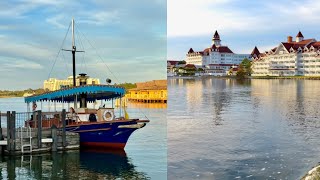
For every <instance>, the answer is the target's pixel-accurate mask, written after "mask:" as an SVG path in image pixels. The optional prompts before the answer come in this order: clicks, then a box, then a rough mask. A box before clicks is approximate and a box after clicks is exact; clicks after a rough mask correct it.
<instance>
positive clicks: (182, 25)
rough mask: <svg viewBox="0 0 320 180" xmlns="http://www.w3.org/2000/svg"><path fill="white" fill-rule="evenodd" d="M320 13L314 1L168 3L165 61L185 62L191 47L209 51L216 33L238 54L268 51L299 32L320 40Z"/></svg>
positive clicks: (319, 5)
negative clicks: (254, 49)
mask: <svg viewBox="0 0 320 180" xmlns="http://www.w3.org/2000/svg"><path fill="white" fill-rule="evenodd" d="M319 9H320V1H313V0H268V1H252V0H185V1H183V3H182V2H181V1H180V0H170V1H168V9H167V11H168V24H167V26H168V31H167V34H168V39H167V44H168V47H167V48H168V54H167V58H168V59H171V60H175V59H177V60H181V59H185V54H186V53H187V51H188V50H189V48H190V47H192V48H193V49H194V50H197V51H200V50H203V49H205V48H207V47H208V46H210V44H211V38H212V36H213V33H214V31H215V30H218V32H219V34H220V38H221V40H222V42H221V43H222V44H223V45H228V46H229V47H230V49H231V50H233V52H235V53H251V51H252V49H253V48H254V46H257V47H258V48H259V50H260V51H266V50H269V49H271V48H272V47H276V46H278V45H279V43H280V42H284V41H286V39H287V36H289V35H291V36H293V37H294V38H295V36H296V35H297V33H298V31H299V30H301V32H302V34H303V35H304V37H305V38H315V39H317V40H320V33H319V32H320V25H319V24H318V22H319V20H320V15H319V13H318V12H319Z"/></svg>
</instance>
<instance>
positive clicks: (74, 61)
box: [72, 18, 76, 87]
mask: <svg viewBox="0 0 320 180" xmlns="http://www.w3.org/2000/svg"><path fill="white" fill-rule="evenodd" d="M72 67H73V87H76V46H75V43H74V19H73V18H72Z"/></svg>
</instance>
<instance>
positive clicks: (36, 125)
mask: <svg viewBox="0 0 320 180" xmlns="http://www.w3.org/2000/svg"><path fill="white" fill-rule="evenodd" d="M65 119H66V111H65V109H63V110H62V112H50V113H47V112H44V113H42V112H41V111H40V110H39V111H35V112H19V113H16V112H15V111H12V112H10V111H7V113H1V112H0V122H1V123H0V140H3V139H4V138H6V139H7V142H8V143H7V146H8V148H7V149H8V151H9V152H14V151H15V140H16V134H17V132H18V130H19V129H22V128H23V127H30V128H32V129H33V130H34V132H37V133H36V134H37V145H38V148H41V146H42V142H41V140H42V130H44V129H50V128H51V129H55V130H56V129H57V127H60V128H61V129H60V130H61V131H62V144H63V146H64V147H65V146H66V121H65ZM61 120H63V121H61ZM2 131H6V133H2ZM21 131H22V130H21ZM3 136H5V137H3Z"/></svg>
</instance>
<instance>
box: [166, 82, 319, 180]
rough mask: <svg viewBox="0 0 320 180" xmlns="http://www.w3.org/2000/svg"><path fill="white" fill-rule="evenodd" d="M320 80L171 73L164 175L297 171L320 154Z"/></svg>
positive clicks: (287, 175) (252, 175)
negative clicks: (173, 75) (178, 76)
mask: <svg viewBox="0 0 320 180" xmlns="http://www.w3.org/2000/svg"><path fill="white" fill-rule="evenodd" d="M319 95H320V81H317V80H296V79H272V80H266V79H252V80H245V81H237V80H236V79H223V78H210V77H207V78H202V79H168V96H169V97H168V98H169V103H168V115H167V119H168V178H169V179H298V178H301V177H302V176H303V175H304V174H305V173H306V172H307V171H309V170H310V169H311V168H312V167H313V166H314V165H316V164H317V163H318V162H319V161H320V158H319V157H320V142H319V138H320V131H319V128H320V120H319V117H320V112H319V111H318V108H319V106H318V102H319V101H318V97H319Z"/></svg>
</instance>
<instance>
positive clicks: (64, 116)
mask: <svg viewBox="0 0 320 180" xmlns="http://www.w3.org/2000/svg"><path fill="white" fill-rule="evenodd" d="M61 121H62V146H63V147H66V146H67V140H66V110H65V109H62V112H61Z"/></svg>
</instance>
